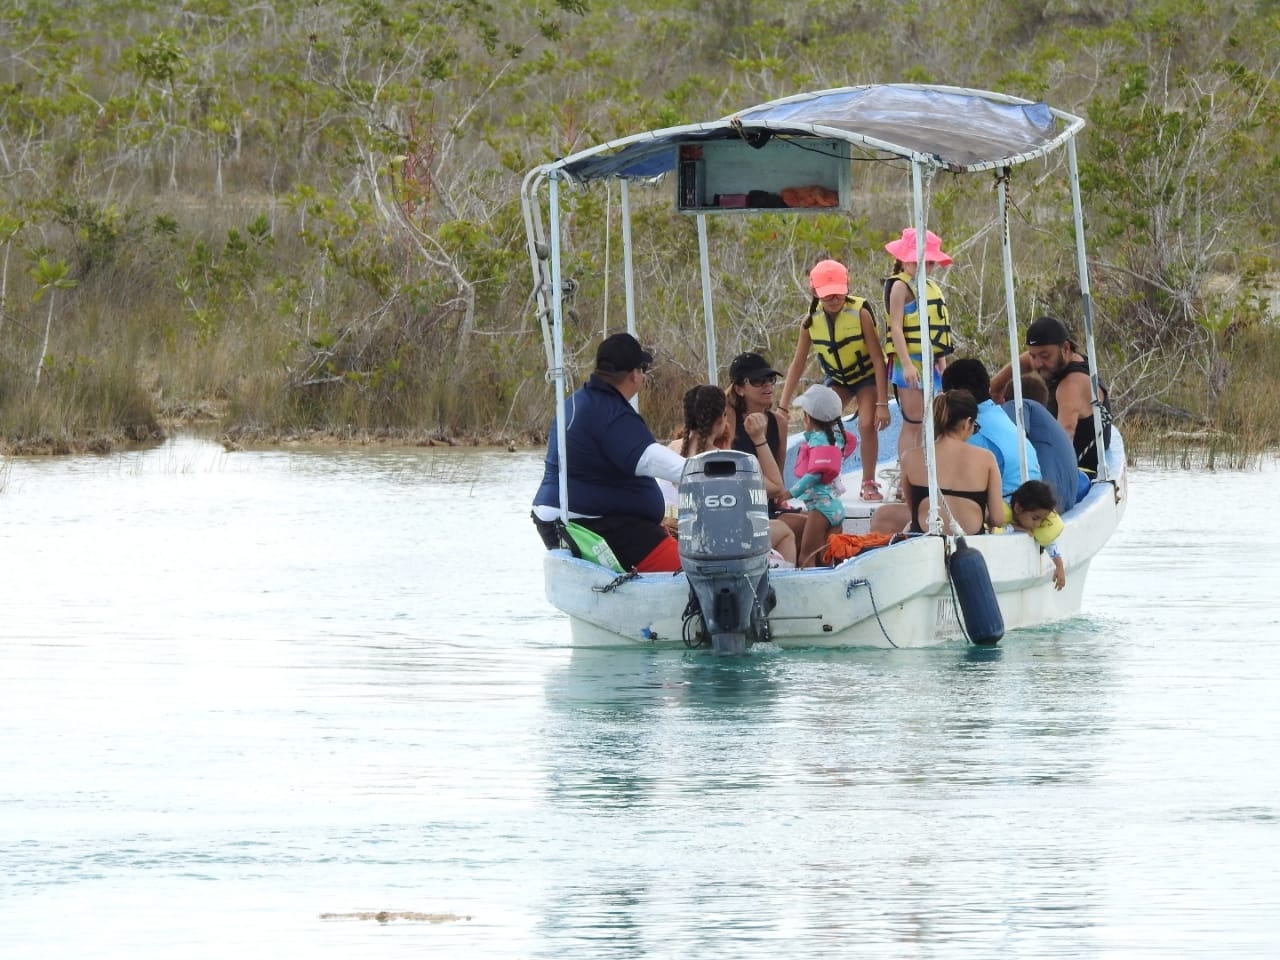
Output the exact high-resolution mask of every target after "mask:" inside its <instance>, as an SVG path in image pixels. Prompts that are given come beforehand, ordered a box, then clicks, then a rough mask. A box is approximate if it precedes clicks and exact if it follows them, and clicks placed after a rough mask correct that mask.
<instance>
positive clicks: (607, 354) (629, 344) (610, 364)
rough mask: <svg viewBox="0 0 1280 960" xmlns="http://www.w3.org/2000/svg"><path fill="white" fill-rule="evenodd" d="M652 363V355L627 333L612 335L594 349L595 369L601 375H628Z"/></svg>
mask: <svg viewBox="0 0 1280 960" xmlns="http://www.w3.org/2000/svg"><path fill="white" fill-rule="evenodd" d="M652 363H653V354H652V353H650V352H649V351H648V350H646V349H644V347H642V346H640V341H639V340H637V339H636V338H635V337H633V336H632V335H631V334H629V333H614V334H610V335H609V336H607V337H605V338H604V339H603V340H601V341H600V346H598V347H597V348H596V369H597V370H599V371H600V372H601V373H628V372H630V371H632V370H635V369H637V368H638V367H646V368H647V367H648V366H649V365H650V364H652Z"/></svg>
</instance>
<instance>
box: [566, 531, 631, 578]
mask: <svg viewBox="0 0 1280 960" xmlns="http://www.w3.org/2000/svg"><path fill="white" fill-rule="evenodd" d="M564 536H565V538H566V539H567V540H568V541H569V542H568V543H567V544H566V546H567V547H568V548H569V550H570V551H572V553H573V555H574V556H575V557H581V558H582V559H583V560H590V561H591V562H592V563H598V564H600V566H602V567H607V568H608V569H610V570H612V571H613V572H614V573H626V571H625V570H623V569H622V564H620V563H619V562H618V558H617V557H616V556H614V553H613V548H612V547H610V546H609V543H608V541H607V540H605V538H604V537H602V536H600V534H598V533H596V532H595V531H594V530H588V529H587V528H586V527H584V526H582V525H581V524H579V523H574V522H573V521H572V520H570V521H569V522H568V523H566V524H564Z"/></svg>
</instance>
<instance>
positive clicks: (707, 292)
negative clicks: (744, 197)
mask: <svg viewBox="0 0 1280 960" xmlns="http://www.w3.org/2000/svg"><path fill="white" fill-rule="evenodd" d="M696 219H697V222H698V262H699V264H700V266H701V269H702V317H703V326H704V327H705V328H706V338H707V383H719V382H720V377H719V375H718V374H717V373H716V321H715V316H714V314H713V313H712V310H711V254H710V250H709V247H708V242H707V215H706V214H705V213H699V214H698V215H697V218H696Z"/></svg>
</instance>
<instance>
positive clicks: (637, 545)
mask: <svg viewBox="0 0 1280 960" xmlns="http://www.w3.org/2000/svg"><path fill="white" fill-rule="evenodd" d="M652 363H653V355H652V354H650V353H649V352H648V351H647V350H645V349H644V348H643V347H641V346H640V344H639V342H638V341H637V340H636V338H635V337H633V336H631V334H629V333H615V334H612V335H611V336H608V337H606V338H605V339H604V340H603V341H602V342H601V343H600V346H599V347H598V348H597V350H596V368H595V371H594V372H593V373H592V374H591V377H590V379H588V380H587V382H586V383H585V384H583V386H582V387H581V388H580V389H579V390H577V391H576V392H575V393H574V394H573V395H572V396H570V397H568V398H567V399H566V400H565V452H566V460H567V461H568V497H569V504H568V508H569V509H568V518H569V519H570V520H573V521H574V522H576V523H579V524H581V525H582V526H584V527H587V528H588V529H590V530H594V531H595V532H596V533H598V534H599V535H600V536H602V537H604V539H605V541H606V542H607V543H608V544H609V546H610V548H611V549H612V550H613V552H614V555H615V556H616V557H617V558H618V562H619V563H620V564H621V565H622V568H623V569H624V570H633V569H634V570H638V571H640V572H641V573H649V572H654V571H674V570H679V569H680V552H679V550H678V549H677V547H676V541H675V539H674V538H673V537H672V536H671V535H670V534H669V533H668V532H667V530H666V528H665V527H664V526H663V525H662V517H663V513H664V503H663V499H662V491H661V490H659V489H658V484H657V483H656V482H655V480H654V479H653V478H654V477H662V478H663V479H666V480H670V481H671V482H672V483H674V484H677V485H678V484H679V483H680V474H681V473H682V472H683V470H684V457H682V456H680V455H679V454H678V453H676V452H675V451H673V450H670V449H668V448H667V447H666V445H665V444H661V443H659V442H658V441H657V440H656V439H655V438H654V436H653V433H652V432H651V431H650V430H649V427H648V425H647V424H646V423H645V422H644V419H643V418H642V417H641V416H640V414H639V413H637V412H636V410H635V408H634V407H633V406H632V405H631V399H632V398H633V397H634V396H635V395H636V394H637V393H639V392H640V387H641V385H642V384H643V383H644V377H645V373H646V372H647V371H648V369H649V366H650V365H651V364H652ZM560 516H561V511H560V455H559V450H558V448H557V444H556V423H555V421H554V420H553V421H552V423H551V433H550V435H549V437H548V439H547V457H546V461H545V466H544V469H543V473H542V484H541V485H540V486H539V487H538V492H537V493H536V494H535V495H534V498H533V519H534V523H535V525H536V526H537V527H538V532H539V534H541V536H542V539H543V542H544V543H546V544H547V547H548V548H549V549H550V548H554V547H556V546H558V542H557V538H556V534H555V532H554V521H555V520H556V519H558V518H559V517H560Z"/></svg>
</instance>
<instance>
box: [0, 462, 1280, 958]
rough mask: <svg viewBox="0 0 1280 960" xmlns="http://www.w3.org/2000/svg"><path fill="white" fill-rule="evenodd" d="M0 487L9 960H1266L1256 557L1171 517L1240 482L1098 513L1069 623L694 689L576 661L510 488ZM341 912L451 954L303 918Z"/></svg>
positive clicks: (188, 472)
mask: <svg viewBox="0 0 1280 960" xmlns="http://www.w3.org/2000/svg"><path fill="white" fill-rule="evenodd" d="M9 470H10V473H9V475H8V477H7V478H6V483H5V487H4V490H3V493H2V495H0V510H3V511H4V523H3V524H0V538H2V540H0V546H3V548H4V549H3V550H0V581H2V582H3V583H4V584H5V590H6V597H8V598H9V599H10V601H11V602H10V603H9V605H8V606H7V607H6V610H5V619H4V627H5V642H4V644H3V645H0V658H3V662H2V664H0V666H2V667H3V669H0V703H3V704H4V707H3V709H2V710H0V769H2V770H4V771H5V772H6V776H5V779H4V781H3V785H2V786H0V809H2V810H3V812H4V816H3V817H0V840H3V841H6V842H2V843H0V877H9V878H11V881H10V882H8V883H7V884H6V883H5V881H4V880H0V930H3V931H4V933H3V935H2V938H3V940H4V954H5V957H6V960H8V958H9V957H15V958H20V960H26V958H36V957H46V956H87V955H95V952H96V953H102V952H103V951H108V950H111V949H112V948H114V947H120V948H122V949H116V950H115V954H120V953H123V952H128V954H129V955H130V956H131V957H134V958H135V960H152V958H156V960H159V958H162V957H163V958H168V957H171V956H174V955H184V956H186V955H191V950H190V945H191V944H193V943H199V944H201V945H203V947H204V952H203V953H200V955H201V956H210V957H212V956H225V955H229V954H234V953H244V954H246V955H258V954H261V953H270V954H272V955H277V954H278V955H281V956H288V955H295V954H305V955H307V956H309V957H328V956H332V957H335V958H336V957H351V956H366V955H374V954H376V955H378V956H380V957H388V958H391V957H411V956H412V957H417V956H423V955H428V956H430V955H456V956H467V957H510V956H537V957H556V958H557V960H559V958H562V957H566V958H569V957H571V958H587V957H590V958H596V957H600V956H610V957H621V956H635V957H641V956H643V957H650V956H694V955H698V956H701V955H704V954H705V955H708V956H720V957H727V956H732V957H762V956H787V957H796V958H809V957H815V958H817V957H823V958H825V957H832V956H841V957H843V956H868V957H877V958H880V957H903V958H906V957H919V956H921V955H924V954H929V955H935V954H936V955H943V954H945V955H947V956H956V955H962V956H989V955H991V954H992V953H995V952H1000V953H1001V954H1007V955H1010V956H1017V957H1030V958H1036V957H1055V956H1057V957H1062V956H1072V957H1074V956H1101V955H1115V956H1121V955H1123V956H1128V955H1132V954H1136V953H1142V952H1144V951H1145V952H1147V953H1150V954H1151V955H1153V956H1154V955H1160V956H1173V955H1188V956H1193V955H1194V956H1205V955H1211V954H1214V953H1219V954H1234V955H1237V956H1267V955H1270V953H1272V952H1274V951H1273V950H1272V949H1271V948H1272V947H1274V945H1275V943H1277V942H1280V925H1278V922H1277V920H1276V919H1275V917H1274V916H1273V913H1274V911H1272V910H1271V909H1270V904H1269V903H1268V902H1267V900H1266V898H1265V897H1260V896H1259V895H1258V891H1259V890H1262V891H1266V890H1272V889H1277V888H1280V867H1278V866H1277V864H1280V845H1278V844H1277V834H1276V832H1275V824H1276V822H1277V810H1276V805H1275V804H1273V803H1270V802H1268V801H1266V799H1265V798H1268V797H1274V796H1277V795H1280V784H1278V783H1277V776H1278V775H1277V773H1276V771H1275V768H1274V765H1269V764H1266V763H1260V762H1259V758H1260V757H1264V758H1265V757H1268V756H1271V755H1273V754H1274V753H1275V752H1276V750H1277V749H1280V712H1278V711H1277V709H1276V708H1275V706H1274V705H1273V704H1274V696H1273V695H1272V694H1273V690H1272V689H1271V687H1272V686H1273V685H1274V684H1273V679H1274V677H1275V676H1276V674H1277V673H1278V672H1280V668H1278V666H1277V655H1276V653H1275V652H1274V644H1272V643H1270V640H1271V638H1272V636H1273V634H1274V626H1275V614H1274V610H1273V608H1272V606H1269V605H1268V602H1267V601H1268V598H1269V597H1270V596H1271V594H1272V593H1273V592H1274V591H1272V590H1271V579H1273V573H1274V569H1275V566H1276V565H1277V564H1278V563H1280V555H1277V553H1276V550H1277V547H1276V544H1275V542H1273V541H1274V538H1266V537H1262V538H1258V537H1252V538H1251V535H1250V534H1249V533H1248V531H1249V530H1250V529H1252V528H1249V527H1248V526H1247V525H1245V524H1241V525H1239V527H1238V528H1237V527H1231V528H1230V529H1227V530H1223V529H1221V527H1222V524H1221V520H1220V517H1218V518H1214V517H1210V516H1207V515H1205V516H1202V515H1197V514H1192V513H1189V512H1187V511H1186V510H1185V509H1184V506H1185V504H1186V503H1188V502H1195V503H1259V502H1265V501H1266V498H1267V496H1268V495H1269V493H1270V489H1271V487H1272V486H1274V471H1272V474H1264V475H1261V476H1257V477H1248V476H1246V477H1224V476H1211V475H1206V474H1194V475H1191V474H1187V475H1177V476H1167V477H1166V476H1163V475H1161V476H1157V477H1152V478H1150V481H1151V482H1150V483H1149V484H1144V482H1143V478H1142V477H1141V476H1140V475H1139V476H1137V477H1135V480H1134V488H1135V498H1134V504H1133V506H1132V507H1131V508H1130V509H1131V512H1130V515H1129V516H1128V517H1126V520H1125V525H1124V526H1122V528H1121V531H1120V534H1119V535H1118V537H1117V539H1116V540H1115V542H1114V543H1113V544H1111V545H1109V546H1108V549H1107V550H1106V551H1104V553H1103V554H1101V555H1100V556H1099V558H1098V560H1097V561H1095V567H1094V570H1093V572H1092V575H1091V578H1090V588H1089V592H1088V594H1087V595H1086V609H1087V610H1088V614H1087V615H1085V616H1081V617H1077V618H1075V619H1073V620H1070V621H1067V622H1065V623H1062V624H1058V625H1055V626H1053V627H1044V628H1039V629H1037V630H1029V631H1014V632H1012V633H1011V634H1010V635H1009V636H1007V637H1006V638H1005V639H1004V641H1002V643H1001V644H1000V645H999V646H998V647H996V648H990V649H988V648H977V647H968V646H965V645H964V644H952V645H949V646H944V647H938V648H933V649H929V650H863V651H770V650H768V649H760V650H758V651H757V652H756V654H753V656H751V657H749V658H746V659H741V660H737V659H729V660H726V659H718V658H715V657H712V656H710V655H707V654H703V653H699V652H689V653H686V652H684V651H654V650H650V649H640V648H637V649H628V650H622V651H608V650H594V651H591V650H576V649H573V648H572V647H571V645H570V644H569V628H568V625H567V624H566V623H565V621H564V619H563V618H562V617H561V616H560V615H559V614H558V613H557V612H556V611H555V610H552V609H551V608H550V607H549V606H548V605H547V604H546V603H545V601H544V600H543V594H542V575H541V568H540V564H539V560H540V558H541V552H540V551H541V548H540V545H539V544H538V543H537V539H536V537H535V536H534V535H533V533H532V531H531V530H530V529H529V524H528V520H527V514H528V499H529V496H530V494H531V492H532V489H533V486H534V485H535V484H536V481H537V477H538V476H539V475H540V473H541V464H540V455H539V454H537V453H528V454H525V455H510V454H505V453H500V452H477V451H471V452H460V451H431V450H421V451H418V450H402V451H381V450H378V451H375V450H347V451H340V452H338V451H300V450H272V451H264V452H251V451H244V452H238V453H235V454H227V453H225V451H222V450H221V448H219V447H217V445H216V444H210V443H207V442H204V441H189V442H188V441H183V442H179V443H176V444H173V445H172V446H169V445H166V448H164V449H161V450H158V451H152V452H149V453H147V454H144V455H130V456H120V457H106V458H73V459H71V460H64V461H29V462H27V461H24V462H19V463H17V464H15V465H14V466H12V467H11V468H9ZM1170 532H1172V533H1173V534H1174V538H1175V541H1176V543H1177V545H1178V546H1179V549H1176V550H1174V549H1169V546H1170V536H1169V534H1170ZM1243 556H1248V557H1249V558H1250V562H1249V563H1241V562H1240V558H1241V557H1243ZM1189 584H1190V586H1188V585H1189ZM1259 798H1263V800H1261V801H1260V800H1259ZM1206 865H1209V867H1211V869H1206ZM377 909H389V910H419V911H424V912H439V913H452V914H457V915H465V916H470V917H474V918H475V920H474V921H468V922H467V923H465V924H464V923H459V924H453V925H429V924H424V925H418V926H413V925H407V924H406V925H396V924H388V925H386V926H385V927H378V926H375V925H368V926H361V925H359V924H355V923H353V924H350V925H334V924H328V925H324V924H322V923H321V922H320V921H319V920H318V916H319V914H320V913H322V912H325V911H333V912H347V911H355V910H377ZM66 917H76V918H77V920H78V921H83V922H78V923H77V924H75V925H71V924H67V923H65V922H64V920H65V918H66ZM86 929H87V930H88V931H90V932H88V933H86V932H84V931H85V930H86ZM108 943H109V944H111V946H110V947H107V946H104V944H108ZM1171 944H1172V946H1171ZM197 953H199V951H197Z"/></svg>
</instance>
